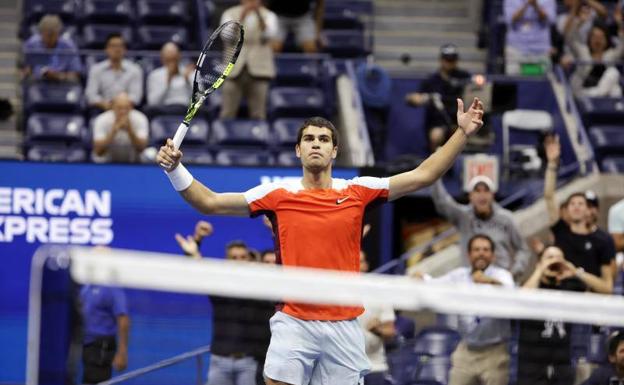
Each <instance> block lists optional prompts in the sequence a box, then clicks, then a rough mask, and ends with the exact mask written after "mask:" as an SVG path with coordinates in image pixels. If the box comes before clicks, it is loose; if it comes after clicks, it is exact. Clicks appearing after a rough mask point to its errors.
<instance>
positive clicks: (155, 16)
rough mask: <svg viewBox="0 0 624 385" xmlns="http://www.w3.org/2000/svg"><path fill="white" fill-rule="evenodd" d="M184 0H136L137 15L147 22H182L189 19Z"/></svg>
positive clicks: (143, 21)
mask: <svg viewBox="0 0 624 385" xmlns="http://www.w3.org/2000/svg"><path fill="white" fill-rule="evenodd" d="M188 11H189V10H188V6H187V2H186V1H182V0H138V2H137V17H138V19H139V20H140V21H141V22H142V23H147V24H169V25H171V24H183V23H185V22H187V21H188V20H189V12H188Z"/></svg>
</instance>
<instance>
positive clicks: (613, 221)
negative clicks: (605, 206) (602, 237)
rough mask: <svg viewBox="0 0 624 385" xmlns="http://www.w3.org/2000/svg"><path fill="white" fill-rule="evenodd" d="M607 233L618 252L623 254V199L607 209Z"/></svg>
mask: <svg viewBox="0 0 624 385" xmlns="http://www.w3.org/2000/svg"><path fill="white" fill-rule="evenodd" d="M609 233H611V236H612V237H613V240H614V241H615V248H616V250H617V251H618V252H624V199H622V200H620V201H619V202H617V203H616V204H614V205H613V206H611V208H610V209H609Z"/></svg>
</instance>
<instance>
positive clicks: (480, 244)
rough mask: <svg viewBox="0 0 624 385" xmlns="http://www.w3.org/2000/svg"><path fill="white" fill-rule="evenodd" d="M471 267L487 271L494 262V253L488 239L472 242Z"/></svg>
mask: <svg viewBox="0 0 624 385" xmlns="http://www.w3.org/2000/svg"><path fill="white" fill-rule="evenodd" d="M468 258H469V259H470V266H472V268H473V269H475V270H485V269H487V267H488V266H490V264H491V263H492V261H494V252H493V251H492V246H491V245H490V242H489V241H488V240H487V239H482V238H477V239H475V240H474V241H473V242H472V245H471V246H470V250H469V253H468Z"/></svg>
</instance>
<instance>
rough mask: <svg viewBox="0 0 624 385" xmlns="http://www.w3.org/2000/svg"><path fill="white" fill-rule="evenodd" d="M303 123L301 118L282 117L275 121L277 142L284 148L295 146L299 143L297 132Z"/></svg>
mask: <svg viewBox="0 0 624 385" xmlns="http://www.w3.org/2000/svg"><path fill="white" fill-rule="evenodd" d="M302 123H303V119H301V118H281V119H275V121H273V133H274V135H275V137H274V140H275V142H274V143H275V144H276V145H277V146H279V147H282V148H290V149H292V148H294V147H295V145H296V144H297V133H298V132H299V128H300V127H301V124H302Z"/></svg>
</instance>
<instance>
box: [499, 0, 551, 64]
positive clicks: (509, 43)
mask: <svg viewBox="0 0 624 385" xmlns="http://www.w3.org/2000/svg"><path fill="white" fill-rule="evenodd" d="M556 8H557V7H556V2H555V0H505V1H504V3H503V9H504V13H505V24H506V25H507V32H506V34H505V37H506V42H505V73H506V74H507V75H519V74H520V73H521V72H522V71H521V68H522V64H541V65H543V66H545V67H550V51H551V43H550V26H551V25H552V24H554V23H555V21H556V17H557V12H556Z"/></svg>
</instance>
